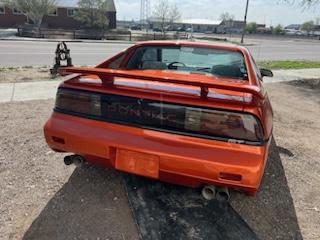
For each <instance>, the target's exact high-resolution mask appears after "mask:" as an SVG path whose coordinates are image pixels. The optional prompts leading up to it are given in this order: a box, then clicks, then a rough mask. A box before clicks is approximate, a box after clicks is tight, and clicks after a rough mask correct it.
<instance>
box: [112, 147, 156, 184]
mask: <svg viewBox="0 0 320 240" xmlns="http://www.w3.org/2000/svg"><path fill="white" fill-rule="evenodd" d="M115 168H116V169H117V170H120V171H124V172H128V173H133V174H137V175H141V176H145V177H150V178H155V179H158V178H159V156H157V155H153V154H147V153H141V152H136V151H131V150H125V149H117V154H116V161H115Z"/></svg>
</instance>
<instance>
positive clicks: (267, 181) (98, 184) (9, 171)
mask: <svg viewBox="0 0 320 240" xmlns="http://www.w3.org/2000/svg"><path fill="white" fill-rule="evenodd" d="M267 88H268V90H269V94H270V97H271V99H272V102H273V106H274V110H275V129H274V135H275V140H274V141H273V145H272V148H271V154H270V160H269V162H268V166H267V170H266V174H265V176H264V179H263V184H262V187H261V190H260V192H259V193H258V195H257V197H256V198H249V197H245V196H243V195H242V194H238V193H233V195H232V201H231V204H232V206H233V207H234V209H235V210H236V211H237V212H239V214H240V215H241V216H242V217H243V218H244V220H245V221H247V222H248V224H249V225H250V226H251V227H252V228H253V230H254V231H255V232H256V233H257V234H258V236H259V237H260V238H261V239H302V236H303V238H304V239H307V240H309V239H310V240H316V239H320V229H319V226H320V205H319V204H320V175H319V172H320V164H319V162H320V159H319V156H320V149H319V145H320V121H319V117H320V114H319V109H320V108H319V107H320V98H319V94H320V91H319V88H317V87H316V85H315V84H314V85H311V86H310V84H305V83H300V84H297V83H295V84H283V83H276V84H268V85H267ZM52 106H53V101H52V100H49V101H29V102H12V103H4V104H0V109H1V111H0V120H1V121H0V191H1V194H0V239H1V240H2V239H22V238H23V239H121V240H123V239H138V235H137V230H136V227H135V224H134V221H133V218H132V215H131V211H130V209H129V207H128V203H127V197H126V193H125V191H124V188H123V182H122V181H123V180H122V177H121V175H120V174H118V173H117V172H115V171H112V170H107V169H104V168H101V167H94V166H89V165H87V166H85V167H83V168H81V169H79V168H74V167H73V166H71V167H65V166H64V164H63V162H62V159H63V154H58V153H54V152H52V151H51V150H50V149H49V148H48V147H47V146H46V144H45V141H44V139H43V133H42V126H43V124H44V122H45V120H46V119H47V118H48V117H49V115H50V112H51V109H52Z"/></svg>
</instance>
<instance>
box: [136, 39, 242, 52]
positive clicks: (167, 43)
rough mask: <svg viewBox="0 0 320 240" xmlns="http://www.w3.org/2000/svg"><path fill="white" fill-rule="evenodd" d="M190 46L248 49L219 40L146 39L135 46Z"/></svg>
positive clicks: (231, 49) (235, 49)
mask: <svg viewBox="0 0 320 240" xmlns="http://www.w3.org/2000/svg"><path fill="white" fill-rule="evenodd" d="M159 45H160V46H189V47H203V48H219V49H225V50H230V51H241V52H242V51H246V50H247V49H246V48H244V47H242V46H239V45H236V44H231V43H219V42H192V41H170V40H169V41H164V40H162V41H145V42H138V43H137V44H136V45H135V46H159Z"/></svg>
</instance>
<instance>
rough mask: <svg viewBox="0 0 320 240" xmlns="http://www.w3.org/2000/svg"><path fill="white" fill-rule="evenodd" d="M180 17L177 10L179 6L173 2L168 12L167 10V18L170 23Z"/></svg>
mask: <svg viewBox="0 0 320 240" xmlns="http://www.w3.org/2000/svg"><path fill="white" fill-rule="evenodd" d="M180 19H181V13H180V11H179V8H178V6H177V4H174V5H172V6H171V9H170V12H169V20H170V24H173V23H175V22H176V21H178V20H180Z"/></svg>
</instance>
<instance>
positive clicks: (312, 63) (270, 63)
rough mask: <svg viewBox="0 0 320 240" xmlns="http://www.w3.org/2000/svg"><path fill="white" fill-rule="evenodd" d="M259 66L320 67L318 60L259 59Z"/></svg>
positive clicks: (287, 67)
mask: <svg viewBox="0 0 320 240" xmlns="http://www.w3.org/2000/svg"><path fill="white" fill-rule="evenodd" d="M258 65H259V67H261V68H267V69H305V68H320V61H303V60H301V61H300V60H281V61H260V62H258Z"/></svg>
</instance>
